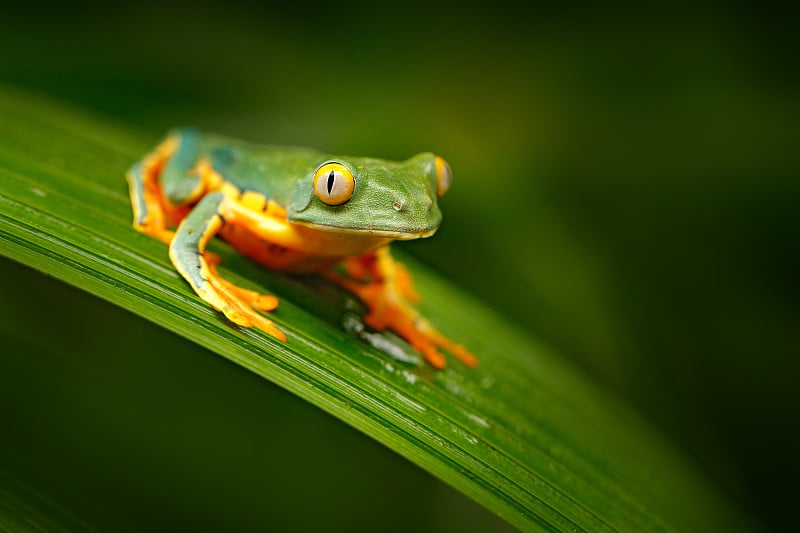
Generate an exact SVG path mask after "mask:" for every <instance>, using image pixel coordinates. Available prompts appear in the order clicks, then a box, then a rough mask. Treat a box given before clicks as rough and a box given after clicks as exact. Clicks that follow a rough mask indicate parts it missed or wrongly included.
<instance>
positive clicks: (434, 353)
mask: <svg viewBox="0 0 800 533" xmlns="http://www.w3.org/2000/svg"><path fill="white" fill-rule="evenodd" d="M344 268H345V272H347V277H344V276H340V275H339V274H336V273H334V272H329V273H328V274H327V276H328V278H330V279H332V280H333V281H336V282H337V283H338V284H340V285H342V286H343V287H344V288H346V289H347V290H349V291H350V292H352V293H353V294H355V295H356V296H358V297H359V298H360V299H361V300H362V301H363V302H364V303H365V304H366V305H367V307H368V308H369V312H368V313H367V315H366V316H365V317H364V322H365V323H366V324H367V325H368V326H370V327H372V328H375V329H377V330H379V331H382V330H385V329H390V330H392V331H394V332H395V333H397V334H398V335H400V336H401V337H403V338H404V339H405V340H406V341H408V343H409V344H411V345H412V346H413V347H414V348H416V349H417V350H419V351H420V352H422V355H423V356H424V357H425V360H427V361H428V362H429V363H430V364H431V365H432V366H434V367H436V368H444V367H445V359H444V357H443V356H442V354H441V353H440V352H439V349H440V348H442V349H445V350H447V351H448V352H450V353H451V354H453V355H454V356H456V357H457V358H459V359H460V360H461V361H463V362H464V363H465V364H467V365H469V366H472V367H474V366H477V364H478V359H477V358H476V357H475V356H474V355H472V354H471V353H470V352H469V351H468V350H467V349H466V348H465V347H464V346H462V345H460V344H457V343H455V342H453V341H452V340H450V339H449V338H447V337H446V336H444V335H443V334H441V333H440V332H439V331H437V330H436V328H434V327H433V326H432V325H431V323H430V322H428V320H427V319H425V317H423V316H422V315H421V314H420V313H419V311H417V310H416V309H415V308H414V307H413V306H412V305H411V301H414V302H416V301H419V295H418V294H417V292H416V290H414V286H413V283H412V281H411V276H410V275H409V274H408V271H407V270H406V269H405V268H404V267H403V266H402V265H400V264H399V263H396V262H395V261H394V259H392V256H391V254H390V253H389V248H388V246H383V247H381V248H378V249H377V250H375V251H374V252H370V253H367V254H365V255H362V256H359V257H354V258H350V259H347V260H346V261H345V262H344Z"/></svg>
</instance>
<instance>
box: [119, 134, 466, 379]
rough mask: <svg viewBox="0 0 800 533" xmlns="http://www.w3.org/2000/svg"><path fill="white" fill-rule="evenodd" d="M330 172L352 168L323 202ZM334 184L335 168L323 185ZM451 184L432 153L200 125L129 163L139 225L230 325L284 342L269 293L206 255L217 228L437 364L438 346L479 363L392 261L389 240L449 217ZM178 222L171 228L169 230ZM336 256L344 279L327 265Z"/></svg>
mask: <svg viewBox="0 0 800 533" xmlns="http://www.w3.org/2000/svg"><path fill="white" fill-rule="evenodd" d="M330 163H336V164H338V165H334V166H331V165H330ZM323 167H324V168H323ZM328 168H336V169H342V173H344V174H347V173H348V172H349V173H350V174H351V175H352V178H351V179H350V181H349V183H350V184H351V189H350V190H349V191H348V192H347V196H345V197H343V198H344V201H343V202H342V203H341V205H330V201H328V203H326V202H325V201H322V199H321V198H322V197H321V196H320V193H319V192H316V191H315V183H316V182H315V175H319V176H322V178H321V179H324V178H325V176H326V173H327V169H328ZM337 171H338V170H337ZM443 173H446V175H445V176H444V178H443ZM340 178H341V176H340V175H337V179H340ZM443 179H444V181H443ZM332 180H333V172H332V173H331V177H330V178H329V181H328V182H327V193H331V186H332V183H333V181H332ZM342 180H343V181H342V183H343V182H344V181H347V180H344V179H343V178H342ZM449 180H450V175H449V167H446V163H444V161H443V160H441V158H438V157H437V156H435V155H434V154H431V153H422V154H418V155H416V156H414V157H411V158H410V159H408V160H406V161H402V162H394V161H386V160H381V159H373V158H362V157H344V156H335V155H330V154H324V153H321V152H318V151H315V150H310V149H306V148H292V147H275V146H260V145H254V144H250V143H245V142H242V141H237V140H234V139H230V138H227V137H222V136H218V135H209V134H204V133H200V132H198V131H196V130H193V129H178V130H173V131H172V132H170V133H169V134H168V135H167V138H166V139H165V141H164V142H163V143H162V144H161V145H160V146H159V147H158V148H157V149H156V150H155V151H154V152H153V153H151V154H149V155H148V156H146V157H145V158H143V159H142V160H141V161H139V162H138V163H136V164H135V165H133V167H131V169H130V170H129V171H128V181H129V185H130V193H131V202H132V204H133V211H134V227H135V228H136V229H138V230H139V231H142V232H144V233H147V234H149V235H152V236H154V237H157V238H159V239H161V240H162V241H164V242H165V243H167V244H169V245H170V258H171V259H172V261H173V263H174V264H175V266H176V268H177V269H178V271H179V272H180V273H181V274H182V275H183V277H184V278H186V280H187V281H188V282H189V283H190V284H191V286H192V288H193V289H194V290H195V292H197V294H198V295H199V296H200V297H201V298H202V299H204V300H205V301H207V302H209V303H210V304H211V305H212V306H214V307H215V308H216V309H218V310H220V311H222V312H224V313H225V315H226V316H227V317H228V318H229V319H230V320H231V321H233V322H235V323H237V324H239V325H242V326H256V327H258V328H259V329H262V330H264V331H267V332H268V333H270V334H271V335H273V336H275V337H277V338H279V339H281V340H285V336H284V334H283V333H282V332H281V331H280V330H278V329H277V328H276V327H275V326H274V325H273V324H272V322H271V321H270V320H269V319H267V318H266V317H265V316H264V315H262V314H259V313H257V312H256V311H255V310H254V309H258V310H261V311H269V310H272V309H273V308H274V307H275V306H276V305H277V300H276V299H275V298H274V297H270V296H265V295H260V294H257V293H254V292H252V291H247V290H244V289H241V288H239V287H236V286H234V285H232V284H230V283H229V282H227V281H225V280H224V279H222V278H221V277H220V276H219V275H218V273H217V271H216V264H217V263H218V259H217V258H216V257H215V256H213V255H212V254H210V253H208V252H205V246H206V243H207V241H208V240H209V239H210V238H212V237H213V236H214V235H217V234H219V235H220V236H221V237H222V238H224V239H226V240H228V241H229V242H230V243H231V244H232V245H233V246H234V247H235V248H237V249H238V250H239V251H241V252H242V253H244V254H246V255H248V256H250V257H252V258H254V259H256V260H257V261H259V262H261V263H262V264H264V265H266V266H269V267H271V268H280V269H284V270H289V271H296V272H308V271H320V272H322V273H324V274H325V275H327V276H328V277H329V278H331V279H333V280H335V281H337V282H338V283H340V284H341V285H343V286H345V287H346V288H348V289H349V290H351V291H352V292H354V293H355V294H356V295H358V296H359V297H360V298H361V299H363V300H364V301H365V303H366V304H367V306H368V307H369V309H370V313H369V314H368V315H367V316H366V317H365V322H367V324H369V325H371V326H373V327H375V328H376V329H387V328H388V329H392V330H394V331H396V332H397V333H399V334H400V335H401V336H403V337H405V338H406V339H407V340H408V341H409V342H410V343H411V344H412V345H414V346H415V347H417V348H418V349H420V350H421V351H422V352H423V354H424V355H425V356H426V359H427V360H428V361H429V362H431V364H433V365H434V366H436V367H439V368H441V367H443V366H444V359H443V358H442V356H441V355H440V354H439V353H438V351H437V348H439V347H443V348H445V349H446V350H448V351H450V352H451V353H453V354H454V355H456V356H457V357H459V358H460V359H462V360H463V361H465V362H466V363H468V364H470V365H474V364H476V362H477V361H476V360H475V358H474V356H472V355H471V354H469V352H467V351H466V350H465V349H464V348H463V347H461V346H460V345H457V344H455V343H453V342H451V341H450V340H449V339H447V338H446V337H444V336H443V335H441V334H440V333H439V332H437V331H436V330H435V329H434V328H433V327H432V326H430V324H429V323H428V322H427V321H426V320H425V319H424V318H423V317H421V316H420V315H419V313H418V312H417V311H416V310H415V309H414V308H413V307H412V306H411V304H410V300H413V299H414V298H415V297H416V293H415V291H414V289H413V286H412V284H411V281H410V277H409V276H408V274H407V272H406V271H405V270H404V269H403V268H402V266H401V265H399V264H397V263H394V261H392V259H391V256H390V255H389V252H388V247H387V246H386V245H387V244H388V243H389V242H391V241H392V240H395V239H413V238H419V237H427V236H429V235H432V234H433V233H434V232H435V231H436V229H437V228H438V227H439V224H440V223H441V219H442V215H441V211H440V210H439V207H438V202H437V197H438V196H439V195H441V194H443V192H444V190H446V187H447V185H449ZM353 182H354V183H353ZM336 183H337V184H338V183H340V182H336ZM442 183H445V184H446V185H444V188H443V185H442ZM324 186H325V183H324V182H323V184H322V186H321V187H324ZM337 190H339V189H336V190H334V193H336V191H337ZM350 191H351V192H350ZM178 224H179V226H178V229H177V230H176V231H175V232H173V231H172V230H170V229H168V227H169V226H172V225H178ZM338 262H343V265H344V271H345V272H346V273H347V275H346V276H341V275H339V274H336V273H334V272H332V271H330V267H331V266H332V265H334V264H336V263H338Z"/></svg>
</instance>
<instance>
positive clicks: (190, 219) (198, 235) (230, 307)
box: [169, 192, 286, 341]
mask: <svg viewBox="0 0 800 533" xmlns="http://www.w3.org/2000/svg"><path fill="white" fill-rule="evenodd" d="M227 201H228V200H227V199H226V198H225V195H223V194H222V193H220V192H214V193H211V194H209V195H206V196H204V197H203V199H202V200H200V202H199V203H198V204H197V205H196V206H195V207H194V208H193V209H192V211H191V212H190V213H189V215H188V216H187V217H186V218H185V219H184V220H183V222H182V223H181V225H180V226H179V227H178V230H177V232H176V233H175V238H174V239H173V240H172V244H171V245H170V247H169V257H170V259H171V260H172V263H173V264H174V265H175V267H176V268H177V269H178V272H180V274H181V275H182V276H183V277H184V278H185V279H186V281H188V282H189V284H190V285H191V286H192V289H194V291H195V292H196V293H197V294H198V296H200V298H202V299H203V300H205V301H206V302H208V303H209V304H211V305H212V306H213V307H214V308H215V309H217V310H218V311H222V312H223V313H224V314H225V316H226V317H228V319H229V320H230V321H231V322H234V323H236V324H239V325H240V326H245V327H251V326H255V327H257V328H259V329H261V330H263V331H266V332H267V333H269V334H270V335H272V336H274V337H276V338H278V339H280V340H283V341H285V340H286V336H285V335H284V334H283V332H281V331H280V330H279V329H277V328H276V327H275V326H274V325H273V323H272V321H270V320H268V319H267V318H266V317H264V316H263V315H261V314H259V313H257V312H256V311H255V310H254V309H253V306H254V305H255V306H257V307H258V308H259V309H262V310H268V309H274V308H275V306H276V305H277V299H275V298H274V297H271V296H264V295H259V294H258V293H255V292H253V291H248V290H245V289H241V288H239V287H236V286H234V285H232V284H231V283H230V282H228V281H225V280H224V279H222V278H221V277H220V276H219V274H218V273H217V271H216V261H215V260H211V261H209V255H208V254H207V253H206V252H205V248H206V244H207V243H208V241H209V239H211V238H212V237H213V236H214V235H216V234H217V233H218V232H219V231H220V230H221V229H222V227H223V226H224V225H225V223H226V222H227V221H226V219H225V217H224V216H223V213H224V212H226V209H225V202H227Z"/></svg>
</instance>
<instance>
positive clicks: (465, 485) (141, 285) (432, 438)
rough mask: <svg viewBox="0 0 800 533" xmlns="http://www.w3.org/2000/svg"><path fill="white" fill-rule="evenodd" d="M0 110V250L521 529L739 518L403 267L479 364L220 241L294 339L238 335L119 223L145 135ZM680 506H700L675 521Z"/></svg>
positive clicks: (618, 422) (521, 342) (670, 460)
mask: <svg viewBox="0 0 800 533" xmlns="http://www.w3.org/2000/svg"><path fill="white" fill-rule="evenodd" d="M0 116H2V118H3V121H4V123H5V124H6V125H11V126H12V127H4V128H3V130H2V132H0V253H2V254H3V255H6V256H8V257H11V258H13V259H15V260H17V261H20V262H22V263H25V264H27V265H29V266H32V267H34V268H38V269H40V270H44V271H46V272H48V273H51V274H53V275H55V276H56V277H58V278H60V279H62V280H64V281H67V282H68V283H72V284H74V285H77V286H79V287H82V288H84V289H86V290H88V291H90V292H92V293H94V294H96V295H98V296H100V297H102V298H105V299H108V300H110V301H113V302H114V303H116V304H118V305H120V306H122V307H125V308H126V309H129V310H131V311H133V312H135V313H137V314H139V315H141V316H144V317H146V318H148V319H150V320H153V321H155V322H157V323H159V324H161V325H163V326H164V327H166V328H168V329H170V330H172V331H174V332H176V333H178V334H180V335H182V336H185V337H187V338H189V339H191V340H193V341H195V342H198V343H199V344H201V345H203V346H205V347H207V348H210V349H211V350H214V351H216V352H217V353H220V354H221V355H223V356H225V357H227V358H229V359H231V360H233V361H234V362H236V363H237V364H240V365H242V366H244V367H245V368H248V369H249V370H251V371H253V372H255V373H256V374H259V375H261V376H263V377H266V378H267V379H270V380H271V381H273V382H275V383H277V384H279V385H280V386H282V387H284V388H286V389H288V390H290V391H292V392H293V393H295V394H297V395H299V396H301V397H303V398H305V399H306V400H308V401H310V402H311V403H313V404H315V405H317V406H319V407H320V408H322V409H324V410H325V411H327V412H329V413H331V414H332V415H334V416H336V417H338V418H340V419H342V420H344V421H345V422H347V423H348V424H350V425H352V426H354V427H356V428H358V429H359V430H361V431H363V432H364V433H366V434H368V435H370V436H372V437H373V438H376V439H378V440H379V441H381V442H383V443H384V444H386V445H387V446H389V447H390V448H392V449H394V450H395V451H397V452H398V453H400V454H402V455H403V456H405V457H407V458H409V459H410V460H412V461H414V462H415V463H417V464H419V465H420V466H422V467H423V468H425V469H426V470H428V471H430V472H432V473H433V474H434V475H436V476H438V477H440V478H441V479H443V480H445V481H446V482H448V483H450V484H451V485H453V486H455V487H456V488H458V489H459V490H461V491H463V492H465V493H466V494H468V495H469V496H471V497H473V498H474V499H476V500H478V501H480V502H481V503H483V504H484V505H486V506H487V507H489V508H490V509H492V510H493V511H495V512H496V513H497V514H498V515H500V516H501V517H503V518H505V519H506V520H508V521H509V522H510V523H512V524H514V525H516V526H518V527H520V528H522V529H532V528H544V529H559V530H563V529H575V528H577V529H585V530H592V531H608V530H616V529H627V530H643V529H659V530H670V529H686V528H690V529H692V528H693V526H698V525H702V526H706V527H702V529H706V530H708V529H714V528H716V527H718V526H721V525H722V524H726V525H728V524H733V523H738V520H737V519H735V518H734V513H732V512H731V511H730V510H729V509H728V508H727V506H726V504H725V503H724V502H722V501H721V500H719V499H718V498H717V496H716V495H715V494H714V493H713V491H712V490H710V489H709V488H708V487H707V486H706V485H705V482H704V481H703V480H702V479H701V478H700V477H699V476H697V475H696V473H694V472H692V471H691V469H690V468H688V467H686V466H685V465H684V462H683V461H682V460H681V459H680V458H679V457H678V456H677V455H676V454H675V453H674V452H673V451H672V450H670V448H669V446H668V445H665V444H664V443H663V442H662V439H661V438H659V436H658V435H656V434H654V433H653V432H652V430H650V429H649V428H648V427H647V426H646V424H643V423H642V422H641V421H640V420H638V419H637V418H636V416H635V415H634V414H633V413H632V412H631V411H630V410H629V409H628V408H627V407H625V406H623V405H622V404H620V403H619V402H617V401H616V400H615V399H614V398H612V397H610V396H609V395H608V394H606V393H604V392H603V391H600V390H597V389H596V388H594V387H593V386H592V385H591V384H589V383H588V382H587V381H586V380H585V379H583V378H582V377H581V376H580V375H579V373H578V372H576V371H575V370H574V369H572V368H570V367H569V365H568V364H567V363H565V362H564V361H563V360H562V359H560V358H558V357H557V356H556V355H554V354H551V353H549V351H548V350H546V349H544V348H543V347H541V346H539V345H537V344H536V343H535V342H532V341H531V340H530V339H528V338H527V336H526V335H524V334H522V333H521V332H519V331H516V330H515V329H514V328H513V327H511V326H509V325H508V324H506V323H505V322H504V321H503V320H502V319H501V318H500V317H498V316H497V315H495V314H494V313H491V312H489V311H487V310H485V309H483V308H482V307H481V306H480V304H479V303H478V302H475V301H474V300H473V299H471V298H470V297H469V296H467V295H464V294H463V293H461V292H459V291H457V290H455V289H454V288H452V287H449V286H447V285H446V284H444V283H443V282H442V281H441V280H440V279H438V278H436V277H435V276H433V275H432V274H431V273H430V272H427V271H425V269H424V268H423V267H421V266H420V265H417V264H414V263H413V262H412V269H411V270H412V271H413V272H414V274H415V278H416V279H417V282H418V285H419V287H420V290H421V292H422V294H423V295H424V296H425V297H426V302H425V303H424V304H423V311H425V312H426V313H427V314H428V315H430V316H431V318H432V319H433V321H434V322H435V323H436V324H437V325H439V326H441V327H442V329H443V330H444V331H446V332H449V333H450V332H458V335H457V336H456V335H453V336H456V337H457V338H458V340H459V341H460V342H463V343H464V344H466V345H468V346H470V348H471V349H472V350H473V351H475V352H476V353H478V355H479V356H480V357H481V366H480V367H479V368H478V369H477V370H475V371H471V370H467V369H466V368H465V367H463V366H460V365H459V364H458V363H451V367H450V368H448V369H447V370H446V371H443V372H435V371H432V370H430V369H429V368H426V367H422V368H415V367H411V366H405V365H404V364H403V363H401V362H397V361H394V360H392V359H390V358H388V357H387V356H386V355H385V354H382V353H379V352H376V351H375V350H373V349H371V348H370V347H369V346H368V345H366V344H365V343H363V342H362V341H360V340H359V339H358V338H355V337H353V336H350V335H348V334H347V333H346V332H344V331H342V329H341V328H340V327H338V325H336V324H330V323H326V322H323V321H321V320H320V319H319V316H318V314H317V313H314V312H309V311H308V309H306V308H303V307H302V306H300V305H296V304H295V303H294V302H293V298H295V297H297V293H298V291H299V292H301V293H302V292H303V291H305V294H304V295H303V296H302V298H301V299H307V300H308V301H309V302H310V306H311V307H319V308H321V307H326V306H327V309H328V311H331V310H332V311H331V312H332V313H333V314H334V315H335V314H336V312H337V307H336V304H335V303H334V304H331V303H330V302H327V301H325V299H324V298H323V299H320V298H319V297H318V296H315V294H314V293H315V290H316V289H318V288H319V287H318V286H312V287H311V288H309V287H308V286H306V285H304V283H305V282H298V281H296V280H287V279H285V277H282V276H280V275H277V274H274V273H268V272H264V271H262V270H260V269H258V268H257V267H256V266H255V265H253V264H251V263H249V262H247V261H246V260H243V259H241V258H239V257H237V256H236V255H235V254H233V253H231V252H230V250H228V249H226V248H221V249H220V252H221V253H222V255H223V258H224V260H225V263H224V265H225V266H226V269H227V270H228V271H230V272H231V273H233V275H234V276H238V277H239V278H244V279H247V280H250V282H251V283H252V284H254V286H255V287H256V288H259V289H261V290H264V289H267V288H270V289H274V291H275V292H276V293H277V294H278V296H280V297H281V307H280V311H279V312H278V313H275V314H274V315H273V317H274V318H275V320H276V323H278V325H279V326H280V327H281V328H282V329H283V330H284V331H285V332H286V333H287V335H288V337H289V343H288V344H282V343H280V342H278V341H275V340H274V339H272V338H270V337H268V336H265V335H263V334H261V333H260V332H258V331H253V330H241V329H237V328H233V327H231V326H230V325H229V324H228V323H227V322H226V321H225V320H224V319H223V318H221V317H220V316H219V315H218V314H217V313H215V312H214V311H213V310H211V309H210V308H209V307H208V306H206V305H205V304H204V303H203V302H200V301H199V300H198V299H197V298H196V297H194V295H193V294H192V293H191V291H190V289H189V288H188V286H187V285H186V284H185V283H183V280H182V279H180V277H179V276H178V275H177V274H176V273H175V271H174V270H173V269H172V267H171V265H170V264H169V262H168V260H167V257H166V249H165V248H164V247H163V245H161V243H158V242H156V241H155V240H153V239H150V238H148V237H146V236H143V235H140V234H138V233H136V232H135V231H133V230H132V228H131V227H130V211H129V206H128V204H127V202H128V200H127V197H126V195H125V192H124V191H125V185H124V180H123V172H124V170H125V167H126V166H127V165H129V164H130V163H132V162H133V161H134V160H135V159H136V158H137V157H139V156H140V155H141V154H142V153H143V152H144V149H145V148H143V146H145V145H146V144H147V143H146V142H144V141H142V140H141V139H140V138H139V137H137V136H136V135H133V134H129V133H127V132H125V131H124V129H122V128H115V127H113V126H108V125H106V124H103V123H102V122H101V121H95V120H91V119H87V118H86V117H84V116H82V115H80V114H75V113H72V112H69V111H68V110H64V109H62V108H60V107H58V106H52V105H50V104H46V103H42V102H40V101H38V100H35V99H34V100H32V101H31V100H28V98H27V97H23V96H20V95H16V94H13V93H10V92H5V94H3V92H0ZM53 117H55V118H53ZM34 147H36V148H37V149H36V150H35V149H34ZM37 150H38V151H37ZM406 261H408V260H406ZM443 309H456V310H459V311H458V312H457V313H456V312H451V313H447V312H442V310H443ZM339 311H341V309H339ZM451 334H452V333H451ZM609 428H613V429H614V432H612V433H609V432H608V429H609ZM617 450H624V451H625V452H626V455H625V456H620V455H619V454H617V453H615V452H616V451H617ZM653 476H661V477H662V478H663V479H661V480H660V481H661V484H660V485H657V486H654V485H653V484H652V483H650V482H649V480H650V479H651V478H652V477H653ZM665 500H668V502H667V503H666V504H665V503H664V502H665ZM686 506H689V508H691V509H694V513H686V512H684V511H682V509H686V508H687V507H686ZM689 515H691V516H689Z"/></svg>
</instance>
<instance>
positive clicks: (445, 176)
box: [435, 155, 453, 196]
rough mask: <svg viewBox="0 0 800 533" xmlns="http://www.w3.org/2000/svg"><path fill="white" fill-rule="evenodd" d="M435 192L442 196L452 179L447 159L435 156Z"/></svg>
mask: <svg viewBox="0 0 800 533" xmlns="http://www.w3.org/2000/svg"><path fill="white" fill-rule="evenodd" d="M435 161H436V194H438V195H439V196H444V193H446V192H447V189H449V188H450V183H451V182H452V181H453V172H452V171H451V170H450V165H448V164H447V161H445V160H444V159H442V158H441V157H439V156H438V155H437V156H436V159H435Z"/></svg>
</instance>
